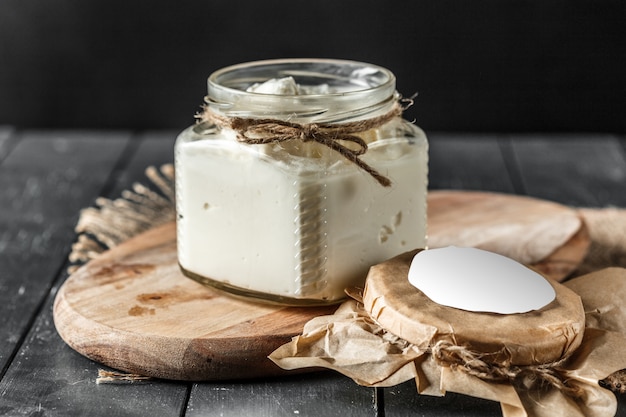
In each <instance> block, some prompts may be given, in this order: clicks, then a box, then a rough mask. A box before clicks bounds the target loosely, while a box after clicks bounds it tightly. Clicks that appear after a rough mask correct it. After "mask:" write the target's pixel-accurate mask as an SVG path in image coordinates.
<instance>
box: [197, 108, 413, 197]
mask: <svg viewBox="0 0 626 417" xmlns="http://www.w3.org/2000/svg"><path fill="white" fill-rule="evenodd" d="M404 109H405V107H403V106H402V105H401V104H400V101H397V102H396V103H395V104H394V105H393V107H392V109H391V110H390V111H389V112H387V113H385V114H383V115H380V116H377V117H373V118H370V119H365V120H359V121H355V122H348V123H337V124H335V123H304V124H300V123H294V122H289V121H285V120H279V119H268V118H260V119H256V118H245V117H236V116H235V117H229V116H225V115H222V114H218V113H216V112H214V111H212V110H211V109H210V107H209V106H204V111H203V112H202V113H201V114H200V115H199V116H198V119H200V121H202V122H209V123H212V124H215V125H216V126H219V127H222V128H228V129H231V130H234V131H235V132H236V133H237V140H239V141H240V142H243V143H247V144H250V145H262V144H269V143H278V142H284V141H288V140H301V141H303V142H311V141H313V142H317V143H319V144H321V145H324V146H326V147H328V148H330V149H332V150H334V151H336V152H338V153H339V154H340V155H342V156H343V157H344V158H346V159H347V160H348V161H350V162H352V163H354V164H355V165H357V166H358V167H359V168H361V169H362V170H364V171H366V172H367V173H368V174H370V175H371V176H372V177H373V178H374V179H375V180H376V181H378V183H379V184H380V185H382V186H384V187H389V186H390V185H391V180H390V179H389V178H387V177H386V176H384V175H382V174H381V173H379V172H378V171H377V170H376V169H375V168H373V167H372V166H370V165H369V164H367V163H366V162H364V161H363V160H361V159H360V158H359V156H361V155H363V154H365V153H366V152H367V149H368V147H367V143H366V142H365V141H364V140H363V139H362V138H361V137H359V136H357V133H362V132H365V131H367V130H370V129H374V128H376V127H379V126H382V125H384V124H385V123H387V122H389V121H391V120H392V119H394V118H396V117H400V116H401V115H402V112H403V111H404ZM342 142H350V143H352V144H356V145H357V146H356V149H353V148H351V147H348V146H346V145H344V144H343V143H342Z"/></svg>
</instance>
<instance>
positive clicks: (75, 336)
mask: <svg viewBox="0 0 626 417" xmlns="http://www.w3.org/2000/svg"><path fill="white" fill-rule="evenodd" d="M428 203H429V209H428V216H429V242H430V247H438V246H448V245H456V246H474V247H481V248H483V249H488V250H492V251H494V252H498V253H501V254H503V255H507V256H510V257H512V258H514V259H516V260H518V261H523V262H527V263H529V264H531V265H534V266H535V267H537V268H538V269H540V270H542V271H543V272H544V273H545V274H546V275H548V276H550V277H552V278H554V279H557V280H561V279H563V278H564V277H565V276H566V275H567V274H569V273H570V272H571V271H572V270H574V269H575V268H576V266H577V265H578V264H580V262H582V260H583V258H584V256H585V254H586V250H587V246H588V244H589V242H588V237H587V235H586V233H585V228H584V225H583V224H582V222H581V220H580V218H579V217H578V216H577V215H576V212H575V211H574V210H572V209H569V208H567V207H563V206H560V205H557V204H554V203H549V202H545V201H541V200H534V199H529V198H524V197H516V196H512V195H499V194H489V193H471V192H431V193H430V195H429V199H428ZM335 309H336V306H324V307H286V306H278V305H270V304H263V303H255V302H252V301H247V300H243V299H240V298H234V297H230V296H228V295H226V294H224V293H221V292H219V291H217V290H214V289H211V288H207V287H204V286H202V285H200V284H198V283H197V282H195V281H193V280H191V279H189V278H186V277H185V276H183V275H182V273H181V272H180V270H179V267H178V263H177V257H176V228H175V223H174V222H171V223H168V224H165V225H163V226H160V227H156V228H153V229H151V230H149V231H147V232H145V233H143V234H141V235H139V236H136V237H134V238H132V239H129V240H128V241H126V242H124V243H122V244H121V245H119V246H117V247H115V248H113V249H111V250H109V251H107V252H105V253H103V254H101V255H100V256H98V257H97V258H95V259H93V260H92V261H90V262H88V263H87V264H85V265H84V266H82V267H81V268H80V269H78V270H77V271H76V272H75V273H73V274H72V275H71V276H70V277H69V278H68V279H67V281H66V282H65V283H64V284H63V286H62V287H61V288H60V289H59V291H58V293H57V296H56V300H55V304H54V321H55V325H56V328H57V330H58V332H59V334H60V335H61V337H62V338H63V340H65V342H66V343H67V344H68V345H69V346H70V347H72V348H73V349H75V350H76V351H77V352H79V353H81V354H83V355H84V356H86V357H88V358H91V359H93V360H95V361H97V362H100V363H102V364H104V365H107V366H110V367H112V368H115V369H119V370H123V371H126V372H130V373H137V374H141V375H146V376H152V377H157V378H168V379H176V380H195V381H199V380H223V379H235V378H251V377H260V376H270V375H278V374H281V373H283V372H284V371H282V370H281V369H280V368H278V366H276V365H274V363H273V362H271V361H270V360H269V359H267V356H268V355H269V354H270V353H271V352H272V351H274V350H275V349H276V348H278V347H279V346H281V345H283V344H285V343H287V342H289V341H290V340H291V338H292V337H293V336H296V335H299V334H300V333H301V332H302V329H303V327H304V324H305V323H306V322H308V321H309V320H310V319H312V318H314V317H317V316H320V315H326V314H332V313H333V312H334V310H335Z"/></svg>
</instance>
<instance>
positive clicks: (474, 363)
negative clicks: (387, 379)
mask: <svg viewBox="0 0 626 417" xmlns="http://www.w3.org/2000/svg"><path fill="white" fill-rule="evenodd" d="M430 353H431V354H432V355H433V358H434V359H435V361H436V362H437V363H438V364H439V365H440V366H448V367H450V368H451V369H454V370H459V371H461V372H465V373H466V374H468V375H472V376H475V377H477V378H480V379H482V380H483V381H491V382H510V383H516V384H519V385H522V386H524V387H525V388H526V389H533V388H540V387H542V386H552V387H554V388H557V389H558V390H560V391H561V392H563V393H565V394H567V395H569V396H570V397H572V398H578V397H580V396H582V395H583V393H584V390H583V389H582V388H580V387H577V386H575V385H571V384H569V383H568V380H567V379H566V378H565V377H564V376H563V373H562V370H561V365H563V364H564V363H565V362H567V359H568V358H564V359H561V360H559V361H557V362H553V363H546V364H540V365H525V366H516V365H510V366H504V365H498V364H493V363H489V362H486V361H484V360H483V359H482V358H481V357H482V356H483V355H482V354H481V353H479V352H474V351H471V350H469V349H467V348H466V347H464V346H458V345H455V344H453V343H451V342H448V341H444V340H440V341H439V342H437V343H435V345H434V346H432V347H431V348H430Z"/></svg>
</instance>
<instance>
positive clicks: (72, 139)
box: [0, 131, 129, 369]
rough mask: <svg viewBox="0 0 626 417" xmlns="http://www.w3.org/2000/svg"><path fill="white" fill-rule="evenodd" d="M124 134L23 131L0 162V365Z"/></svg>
mask: <svg viewBox="0 0 626 417" xmlns="http://www.w3.org/2000/svg"><path fill="white" fill-rule="evenodd" d="M128 140H129V135H128V134H126V133H124V132H118V133H115V134H108V133H97V132H75V131H73V132H62V131H59V132H54V133H48V134H42V132H23V133H21V134H20V135H19V140H18V141H17V142H16V143H15V144H14V145H13V146H11V147H10V149H9V153H8V154H7V156H6V159H5V160H4V161H2V163H1V165H0V190H1V191H0V288H1V290H0V317H2V325H1V326H0V340H2V341H3V343H0V369H4V366H5V365H6V364H7V361H9V360H10V358H11V356H12V355H13V354H14V352H15V349H16V347H17V346H18V343H19V342H20V340H21V339H22V338H23V335H24V334H25V332H26V331H28V327H29V326H30V324H31V323H32V320H33V317H34V315H35V314H36V313H37V310H38V308H39V307H40V306H41V303H42V301H43V300H44V299H45V297H46V296H47V294H48V292H49V290H50V287H51V286H52V283H53V282H54V280H55V279H56V277H57V274H58V271H59V269H60V268H61V267H62V265H63V264H64V263H65V257H66V256H67V252H68V251H69V248H70V245H71V244H72V241H73V239H74V237H75V234H74V231H73V228H74V224H75V222H76V220H77V218H78V211H79V210H80V209H81V208H83V207H85V206H87V205H89V204H90V203H91V202H92V201H93V199H95V198H96V197H97V196H98V194H99V193H100V191H101V189H102V188H103V187H104V184H105V183H106V181H107V179H108V177H109V175H110V173H111V172H112V170H113V167H114V166H115V164H116V162H117V160H118V158H119V157H120V155H121V154H122V153H123V151H124V149H125V146H126V145H127V143H128Z"/></svg>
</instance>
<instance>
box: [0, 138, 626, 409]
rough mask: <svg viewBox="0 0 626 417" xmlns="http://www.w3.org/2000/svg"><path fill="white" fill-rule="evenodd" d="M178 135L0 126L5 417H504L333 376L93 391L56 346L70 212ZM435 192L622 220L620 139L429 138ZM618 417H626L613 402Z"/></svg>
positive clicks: (75, 360) (458, 401)
mask: <svg viewBox="0 0 626 417" xmlns="http://www.w3.org/2000/svg"><path fill="white" fill-rule="evenodd" d="M175 135H176V132H141V133H132V132H124V131H113V132H101V131H29V130H25V131H21V130H15V129H11V128H9V127H4V128H3V127H0V323H1V324H0V378H1V379H0V415H2V416H63V417H66V416H92V417H95V416H144V415H150V416H183V415H184V416H187V417H191V416H245V415H253V416H325V415H329V416H334V415H341V416H344V417H347V416H383V415H384V416H386V417H393V416H409V415H410V416H481V417H484V416H499V415H501V413H500V408H499V405H498V404H497V403H493V402H489V401H484V400H478V399H474V398H469V397H464V396H460V395H454V394H448V395H447V396H446V397H444V398H433V397H427V396H420V395H418V394H417V393H416V391H415V385H414V384H413V383H412V382H408V383H405V384H402V385H400V386H397V387H394V388H388V389H372V388H364V387H360V386H358V385H356V384H355V383H354V382H353V381H352V380H350V379H348V378H346V377H343V376H342V375H338V374H335V373H330V372H320V373H314V374H305V375H299V376H295V375H294V376H289V377H284V378H274V379H265V380H253V381H225V382H210V383H181V382H171V381H160V380H153V381H150V382H145V383H136V384H132V385H112V384H100V385H97V384H96V376H97V370H98V369H99V368H100V367H101V366H100V365H99V364H97V363H94V362H92V361H90V360H88V359H86V358H84V357H82V356H81V355H79V354H77V353H76V352H74V351H73V350H72V349H70V348H69V347H68V346H66V345H65V344H64V342H63V341H62V340H61V339H60V337H59V336H58V334H57V333H56V330H55V328H54V323H53V321H52V303H53V300H54V297H55V294H56V292H57V290H58V288H59V286H60V285H61V283H62V282H63V281H64V280H65V279H66V278H67V273H66V268H67V266H68V264H67V256H68V253H69V251H70V247H71V244H72V242H73V241H74V239H75V233H74V231H73V228H74V225H75V223H76V221H77V218H78V213H79V210H80V209H81V208H83V207H87V206H89V205H91V204H93V202H94V199H95V198H96V197H98V196H106V197H111V198H115V197H118V196H119V193H120V192H121V190H123V189H126V188H128V187H129V186H130V185H131V183H132V182H135V181H140V182H145V177H144V175H143V171H144V168H145V167H146V166H148V165H160V164H162V163H166V162H171V161H172V159H173V158H172V155H173V152H172V149H173V143H174V139H175ZM429 138H430V144H431V150H430V160H431V162H430V188H431V189H471V190H489V191H496V192H504V193H514V194H525V195H530V196H535V197H539V198H543V199H549V200H553V201H557V202H560V203H563V204H568V205H571V206H577V207H605V206H608V205H614V206H618V207H626V137H623V136H615V135H607V134H587V133H585V134H549V135H548V134H524V135H507V134H459V133H454V134H444V133H431V134H430V135H429ZM618 415H621V416H626V400H625V399H624V398H620V404H619V413H618Z"/></svg>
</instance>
